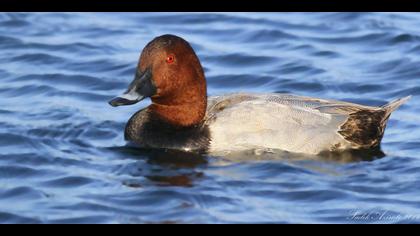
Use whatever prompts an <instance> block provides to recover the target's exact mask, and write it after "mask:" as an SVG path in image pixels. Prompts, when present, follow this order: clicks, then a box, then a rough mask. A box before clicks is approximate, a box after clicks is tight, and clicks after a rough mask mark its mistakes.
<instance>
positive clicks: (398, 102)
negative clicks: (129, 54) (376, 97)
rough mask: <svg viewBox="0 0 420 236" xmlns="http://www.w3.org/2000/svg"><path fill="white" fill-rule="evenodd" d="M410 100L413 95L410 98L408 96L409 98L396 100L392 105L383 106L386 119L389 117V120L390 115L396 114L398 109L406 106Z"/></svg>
mask: <svg viewBox="0 0 420 236" xmlns="http://www.w3.org/2000/svg"><path fill="white" fill-rule="evenodd" d="M410 98H411V95H410V96H407V97H403V98H399V99H396V100H394V101H392V102H390V103H388V104H386V105H384V106H382V107H381V108H382V109H384V110H385V112H386V115H385V117H388V118H389V115H390V114H391V113H392V112H394V111H395V110H397V109H398V107H400V106H401V105H402V104H404V103H406V102H407V101H408V100H410Z"/></svg>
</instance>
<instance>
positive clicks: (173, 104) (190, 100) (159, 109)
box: [149, 84, 207, 127]
mask: <svg viewBox="0 0 420 236" xmlns="http://www.w3.org/2000/svg"><path fill="white" fill-rule="evenodd" d="M189 91H190V92H188V91H186V92H184V93H183V94H182V95H176V96H173V97H166V98H152V105H151V106H150V107H149V109H150V111H151V112H152V115H153V116H155V117H157V118H159V119H161V120H163V121H165V122H167V123H169V124H171V125H174V126H177V127H191V126H195V125H198V124H200V123H202V121H203V119H204V117H205V115H206V109H207V93H206V85H205V84H204V86H200V87H197V88H191V89H189Z"/></svg>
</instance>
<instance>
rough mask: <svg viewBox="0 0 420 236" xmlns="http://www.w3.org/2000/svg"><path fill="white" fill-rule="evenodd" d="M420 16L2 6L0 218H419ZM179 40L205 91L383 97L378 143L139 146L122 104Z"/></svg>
mask: <svg viewBox="0 0 420 236" xmlns="http://www.w3.org/2000/svg"><path fill="white" fill-rule="evenodd" d="M419 22H420V14H416V13H402V14H397V13H258V14H257V13H233V14H228V13H223V14H214V13H211V14H210V13H209V14H193V13H181V14H177V13H102V14H99V13H69V14H65V13H29V14H15V13H13V14H6V13H2V14H0V222H1V223H420V155H419V151H420V118H419V116H420V103H419V102H418V99H419V96H420V24H419ZM166 33H172V34H176V35H179V36H182V37H184V38H185V39H187V40H188V41H189V42H191V44H192V46H193V47H194V49H195V50H196V52H197V54H198V56H199V57H200V59H201V61H202V64H203V66H204V67H205V72H206V76H207V79H208V90H209V94H210V95H217V94H223V93H227V92H236V91H238V92H239V91H242V92H243V91H254V92H288V93H295V94H301V95H307V96H314V97H323V98H332V99H339V100H346V101H352V102H357V103H362V104H367V105H383V104H385V103H386V102H387V101H390V100H391V99H395V98H399V97H403V96H407V95H413V98H412V100H410V102H409V103H407V104H406V105H404V106H402V107H401V108H400V109H399V110H398V111H396V112H395V113H393V115H392V116H391V120H390V122H389V124H388V128H387V131H386V134H385V137H384V139H383V143H382V150H381V152H373V153H367V152H362V153H346V154H342V155H325V156H319V157H317V156H302V155H295V154H288V153H283V154H282V153H276V154H274V153H254V152H252V151H250V152H244V153H240V154H236V156H233V157H215V156H198V155H194V154H186V153H175V152H165V151H162V150H138V149H134V148H129V147H126V146H125V142H124V138H123V129H124V126H125V123H126V121H127V120H128V119H129V118H130V116H131V115H132V114H133V113H134V112H136V111H137V110H138V109H140V108H142V107H145V106H147V105H148V104H150V101H144V102H142V103H140V104H138V105H136V106H131V107H121V108H112V107H110V106H109V105H108V104H107V101H108V100H109V99H111V98H112V97H113V96H115V95H118V94H120V93H121V92H122V91H124V90H125V89H126V87H127V85H128V83H129V82H130V81H131V79H132V78H133V75H134V71H135V66H136V63H137V60H138V57H139V53H140V51H141V49H142V48H143V47H144V45H145V44H146V43H147V42H148V41H150V40H151V39H152V38H154V37H155V36H158V35H161V34H166Z"/></svg>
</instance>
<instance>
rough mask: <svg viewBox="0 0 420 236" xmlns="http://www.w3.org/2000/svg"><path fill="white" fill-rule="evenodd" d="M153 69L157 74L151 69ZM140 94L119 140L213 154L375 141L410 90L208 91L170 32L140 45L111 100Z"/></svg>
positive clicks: (312, 149)
mask: <svg viewBox="0 0 420 236" xmlns="http://www.w3.org/2000/svg"><path fill="white" fill-rule="evenodd" d="M161 54H162V55H164V57H166V55H170V56H168V57H166V63H162V62H161V61H160V60H157V61H156V60H155V57H158V56H160V55H161ZM183 54H187V55H183ZM176 56H177V61H175V58H176ZM184 57H186V58H187V59H188V60H185V58H184ZM151 58H152V59H153V60H155V61H153V60H152V59H151ZM142 59H144V60H142ZM169 59H170V60H169ZM149 60H152V62H149ZM174 62H176V63H174ZM149 64H150V65H149ZM156 64H157V65H156ZM155 67H157V68H159V69H158V70H157V69H155ZM162 68H163V69H162ZM161 70H163V71H164V72H165V73H163V72H162V71H161ZM177 72H182V74H181V75H178V74H177ZM156 74H158V75H160V76H159V77H156V76H152V75H156ZM145 96H150V97H151V98H152V105H150V106H149V107H147V108H145V109H143V110H141V111H139V112H137V113H136V114H135V115H134V116H133V117H131V119H130V121H129V122H128V124H127V126H126V129H125V138H126V140H128V141H130V142H133V143H135V144H136V145H138V146H141V147H146V148H166V149H180V150H185V151H198V152H207V153H214V154H219V153H226V152H231V151H242V150H249V149H281V150H285V151H290V152H298V153H307V154H318V153H320V152H323V151H342V150H346V149H366V148H375V147H378V146H379V145H380V142H381V140H382V137H383V135H384V131H385V127H386V123H387V121H388V119H389V117H390V115H391V113H392V112H393V111H394V110H395V109H397V108H398V107H399V106H400V105H402V104H403V103H404V102H405V101H407V100H408V98H409V97H406V98H403V99H398V100H395V101H393V102H391V103H389V104H387V105H385V106H382V107H371V106H363V105H358V104H353V103H348V102H341V101H335V100H326V99H317V98H309V97H303V96H296V95H290V94H245V93H243V94H230V95H224V96H216V97H209V98H207V94H206V83H205V77H204V73H203V71H202V68H201V65H200V63H199V60H198V58H197V57H196V55H195V53H194V51H193V50H192V48H191V47H190V46H189V44H188V43H187V42H186V41H185V40H183V39H181V38H179V37H176V36H172V35H164V36H161V37H158V38H156V39H154V40H153V41H152V42H151V43H149V44H148V46H146V48H145V49H144V50H143V53H142V57H141V60H140V65H139V72H138V74H137V75H136V79H135V80H134V82H133V83H132V84H131V85H130V88H129V89H128V90H127V92H126V93H125V94H124V95H123V96H121V97H118V98H116V99H114V100H113V101H111V105H113V106H118V105H128V104H133V103H135V102H138V101H140V100H141V99H143V98H144V97H145ZM136 97H139V98H136Z"/></svg>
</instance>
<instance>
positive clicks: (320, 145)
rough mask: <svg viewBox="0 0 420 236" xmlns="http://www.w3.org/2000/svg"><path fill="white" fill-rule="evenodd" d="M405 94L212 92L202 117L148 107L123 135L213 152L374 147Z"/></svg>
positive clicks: (138, 142)
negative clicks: (174, 117)
mask: <svg viewBox="0 0 420 236" xmlns="http://www.w3.org/2000/svg"><path fill="white" fill-rule="evenodd" d="M407 99H408V97H407V98H404V99H400V100H396V101H394V102H392V103H390V104H389V105H387V106H384V107H370V106H362V105H358V104H353V103H348V102H341V101H335V100H325V99H315V98H309V97H303V96H296V95H290V94H245V93H243V94H230V95H224V96H216V97H209V99H208V108H207V112H206V116H205V118H204V119H203V122H202V123H200V124H197V125H195V126H192V127H187V128H181V127H178V128H177V127H174V126H171V125H169V124H167V123H166V122H162V121H159V119H155V118H153V115H152V113H151V112H149V111H148V109H147V108H146V109H144V110H142V111H140V112H138V113H136V114H135V115H134V116H133V117H132V118H131V119H130V121H129V122H128V124H127V127H126V131H125V136H126V139H127V140H128V141H131V142H133V143H135V144H136V145H138V146H141V147H147V148H167V149H181V150H185V151H198V152H207V153H213V154H223V153H227V152H232V151H241V150H248V149H281V150H285V151H289V152H297V153H307V154H318V153H320V152H322V151H342V150H346V149H361V148H364V149H366V148H374V147H377V146H378V145H379V144H380V141H381V139H382V137H383V134H384V130H385V127H386V122H387V120H388V118H389V115H390V114H391V112H392V111H394V110H395V109H396V108H397V107H398V106H400V105H401V104H402V103H404V102H405V101H406V100H407Z"/></svg>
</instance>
